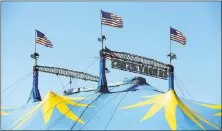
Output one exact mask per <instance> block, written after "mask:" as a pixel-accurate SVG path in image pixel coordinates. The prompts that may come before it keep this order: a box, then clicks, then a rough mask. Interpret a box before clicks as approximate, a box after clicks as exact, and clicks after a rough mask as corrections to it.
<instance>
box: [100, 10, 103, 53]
mask: <svg viewBox="0 0 222 131" xmlns="http://www.w3.org/2000/svg"><path fill="white" fill-rule="evenodd" d="M100 22H101V38H102V49H103V26H102V10H100Z"/></svg>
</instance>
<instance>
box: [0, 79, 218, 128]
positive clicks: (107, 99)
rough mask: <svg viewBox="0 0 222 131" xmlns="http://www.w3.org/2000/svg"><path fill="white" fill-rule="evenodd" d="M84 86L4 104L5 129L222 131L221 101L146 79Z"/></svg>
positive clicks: (3, 121)
mask: <svg viewBox="0 0 222 131" xmlns="http://www.w3.org/2000/svg"><path fill="white" fill-rule="evenodd" d="M109 91H110V92H109V93H104V94H103V93H99V92H98V93H97V92H95V91H92V90H88V91H87V88H85V91H81V90H77V91H76V92H75V93H74V94H71V95H64V94H57V93H56V92H51V91H49V92H48V94H47V95H46V96H45V97H43V98H42V101H40V102H36V103H32V104H28V105H26V106H23V107H20V108H14V109H10V108H2V111H1V117H2V121H1V125H2V126H1V127H2V129H3V130H7V129H10V130H36V129H38V130H221V105H212V104H207V103H201V102H197V101H191V100H188V99H185V98H182V97H178V96H177V93H176V92H175V91H174V90H169V91H167V92H162V91H160V90H157V89H156V88H154V87H153V86H151V85H149V84H147V83H146V82H144V79H137V81H136V82H135V81H133V82H131V80H129V81H128V83H127V84H122V85H119V86H110V87H109Z"/></svg>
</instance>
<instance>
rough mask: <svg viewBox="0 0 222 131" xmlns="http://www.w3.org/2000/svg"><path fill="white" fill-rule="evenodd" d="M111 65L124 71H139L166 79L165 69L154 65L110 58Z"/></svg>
mask: <svg viewBox="0 0 222 131" xmlns="http://www.w3.org/2000/svg"><path fill="white" fill-rule="evenodd" d="M111 67H112V68H115V69H120V70H124V71H129V72H134V73H139V74H143V75H147V76H152V77H156V78H161V79H165V80H167V78H168V73H167V69H164V68H159V67H158V66H155V65H146V64H139V63H136V62H131V61H123V60H120V59H115V58H113V59H111Z"/></svg>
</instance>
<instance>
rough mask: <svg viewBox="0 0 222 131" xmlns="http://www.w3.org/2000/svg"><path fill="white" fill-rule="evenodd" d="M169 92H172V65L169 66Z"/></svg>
mask: <svg viewBox="0 0 222 131" xmlns="http://www.w3.org/2000/svg"><path fill="white" fill-rule="evenodd" d="M168 78H169V90H174V67H173V65H169V74H168Z"/></svg>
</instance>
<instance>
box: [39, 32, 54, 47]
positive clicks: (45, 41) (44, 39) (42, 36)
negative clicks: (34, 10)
mask: <svg viewBox="0 0 222 131" xmlns="http://www.w3.org/2000/svg"><path fill="white" fill-rule="evenodd" d="M36 33H37V37H36V43H38V44H41V45H44V46H46V47H50V48H53V45H52V42H51V41H50V40H48V39H47V37H46V36H45V34H43V33H42V32H40V31H38V30H36Z"/></svg>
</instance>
